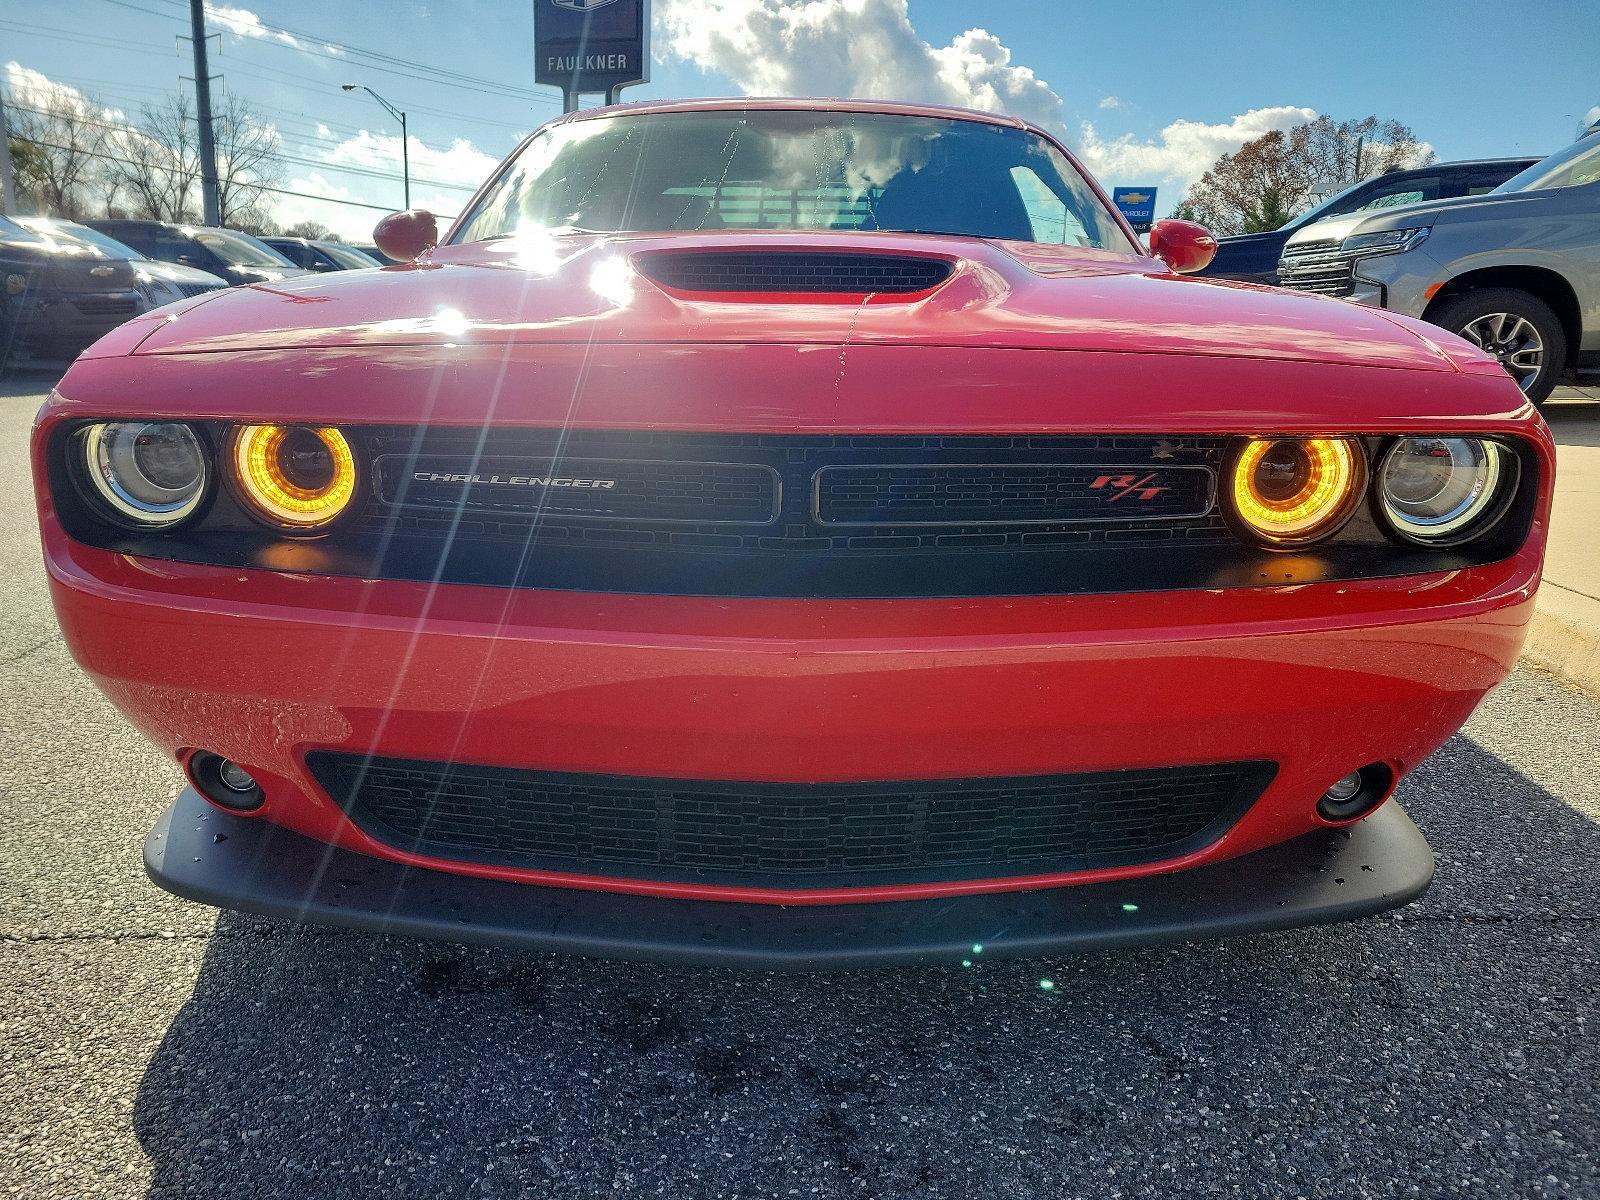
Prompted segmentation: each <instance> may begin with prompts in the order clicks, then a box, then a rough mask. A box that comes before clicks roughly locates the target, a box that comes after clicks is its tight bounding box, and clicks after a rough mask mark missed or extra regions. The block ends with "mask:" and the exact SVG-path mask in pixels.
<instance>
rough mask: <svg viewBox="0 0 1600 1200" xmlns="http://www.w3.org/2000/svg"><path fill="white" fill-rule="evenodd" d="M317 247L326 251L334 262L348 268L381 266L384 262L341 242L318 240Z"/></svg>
mask: <svg viewBox="0 0 1600 1200" xmlns="http://www.w3.org/2000/svg"><path fill="white" fill-rule="evenodd" d="M317 249H319V250H321V251H322V252H323V253H325V254H326V255H327V256H328V257H329V258H331V259H333V261H334V262H336V263H338V264H339V265H340V266H341V267H344V268H345V269H346V270H350V271H354V270H360V269H361V268H363V267H381V266H382V265H383V264H382V263H380V262H379V261H378V260H377V259H375V258H372V257H370V256H369V255H366V254H363V253H361V251H359V250H357V249H356V248H355V247H354V246H345V245H342V244H341V243H339V242H318V243H317Z"/></svg>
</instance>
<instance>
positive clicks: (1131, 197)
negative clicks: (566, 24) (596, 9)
mask: <svg viewBox="0 0 1600 1200" xmlns="http://www.w3.org/2000/svg"><path fill="white" fill-rule="evenodd" d="M556 3H557V4H559V3H561V0H556ZM1149 201H1150V193H1149V192H1123V193H1122V202H1123V203H1124V204H1147V203H1149Z"/></svg>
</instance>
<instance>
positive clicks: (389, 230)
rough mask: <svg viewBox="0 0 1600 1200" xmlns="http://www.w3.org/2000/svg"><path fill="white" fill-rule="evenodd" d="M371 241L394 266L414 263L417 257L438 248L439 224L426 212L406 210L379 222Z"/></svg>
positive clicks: (391, 214) (423, 210) (417, 209)
mask: <svg viewBox="0 0 1600 1200" xmlns="http://www.w3.org/2000/svg"><path fill="white" fill-rule="evenodd" d="M372 240H373V242H374V243H375V244H376V245H377V247H378V249H379V250H382V251H383V252H384V254H386V255H387V256H388V257H390V258H392V259H394V260H395V262H400V263H408V262H416V261H417V256H418V255H420V254H422V253H423V252H424V251H427V250H432V249H433V248H434V247H435V246H437V245H438V244H439V222H438V221H437V220H435V219H434V215H433V214H432V213H431V212H428V211H427V210H425V209H421V208H408V209H406V210H405V212H397V213H390V214H389V215H388V216H387V217H385V218H384V219H383V220H381V221H379V222H378V224H377V227H376V228H375V229H373V231H372Z"/></svg>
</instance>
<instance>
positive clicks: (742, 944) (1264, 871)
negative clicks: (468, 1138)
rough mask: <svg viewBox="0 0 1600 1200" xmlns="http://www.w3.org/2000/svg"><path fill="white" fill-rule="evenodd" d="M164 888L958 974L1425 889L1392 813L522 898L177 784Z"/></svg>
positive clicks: (156, 847)
mask: <svg viewBox="0 0 1600 1200" xmlns="http://www.w3.org/2000/svg"><path fill="white" fill-rule="evenodd" d="M144 861H145V870H146V871H147V872H148V873H149V875H150V878H151V879H153V880H154V881H155V882H156V883H157V884H159V885H160V886H161V887H163V888H165V889H166V890H167V891H169V892H173V893H175V894H177V895H179V896H183V897H185V898H186V899H189V900H196V901H199V902H200V903H202V904H213V905H217V906H219V907H223V908H231V909H239V910H242V911H245V912H252V913H259V914H261V915H264V916H270V917H279V918H284V919H288V920H294V921H306V922H311V923H314V924H319V925H337V926H346V927H349V928H354V929H363V930H367V931H369V932H373V933H391V934H402V935H406V936H411V937H426V938H439V939H442V940H445V941H452V942H468V943H475V944H482V945H494V946H506V947H512V948H516V949H522V950H533V951H560V952H564V953H573V954H593V955H602V956H604V957H607V958H632V959H645V960H650V961H659V962H673V963H685V964H705V965H718V966H736V967H756V968H766V969H784V968H789V969H810V970H815V969H821V968H847V967H861V966H903V965H911V964H918V963H932V964H943V965H947V966H954V965H955V964H957V963H959V962H962V961H963V960H966V961H968V962H977V961H982V960H987V959H991V958H997V957H1022V956H1031V955H1044V954H1054V953H1062V952H1070V951H1084V950H1104V949H1109V948H1112V947H1125V946H1144V945H1152V944H1158V943H1163V942H1175V941H1189V940H1197V939H1204V938H1216V937H1226V936H1233V935H1238V934H1246V933H1263V932H1267V931H1269V930H1275V929H1292V928H1296V927H1300V926H1305V925H1319V924H1326V923H1330V922H1334V921H1347V920H1352V919H1354V918H1357V917H1364V916H1369V915H1371V914H1373V913H1378V912H1383V911H1385V910H1387V909H1391V908H1398V907H1399V906H1401V905H1403V904H1408V903H1410V902H1411V901H1412V900H1415V899H1416V898H1417V897H1418V896H1420V895H1421V894H1422V893H1423V892H1424V891H1425V890H1426V889H1427V887H1428V884H1429V883H1430V882H1431V880H1432V878H1433V853H1432V852H1431V851H1430V850H1429V849H1428V844H1427V842H1426V841H1424V840H1423V837H1422V834H1421V832H1420V831H1419V830H1418V829H1417V827H1416V826H1415V825H1414V824H1413V823H1412V822H1411V819H1410V818H1409V817H1407V816H1406V815H1405V813H1403V812H1402V811H1401V810H1400V808H1399V806H1398V805H1395V804H1389V805H1386V806H1385V807H1383V808H1382V809H1380V810H1378V811H1377V812H1376V813H1374V814H1373V815H1372V816H1370V817H1368V818H1367V819H1366V820H1364V821H1361V822H1359V823H1358V824H1356V825H1353V826H1351V827H1349V828H1347V829H1340V830H1319V831H1317V832H1314V833H1310V834H1306V835H1304V836H1302V837H1299V838H1296V839H1294V840H1292V841H1289V842H1285V843H1283V844H1281V845H1278V846H1274V847H1272V848H1270V849H1267V850H1261V851H1257V852H1256V853H1254V854H1250V855H1247V856H1245V857H1242V858H1236V859H1233V860H1232V861H1230V862H1225V863H1220V864H1218V865H1215V866H1210V867H1203V868H1199V869H1197V870H1192V871H1184V872H1180V873H1178V874H1171V875H1156V876H1148V877H1145V878H1142V879H1131V880H1123V881H1118V882H1111V883H1100V884H1091V885H1087V886H1083V887H1075V888H1057V889H1054V890H1050V891H1035V892H1020V893H1007V894H1001V895H976V896H963V897H957V898H950V899H938V900H920V901H910V902H905V903H899V904H856V905H828V906H820V907H818V906H807V907H779V906H774V905H766V904H728V903H720V902H715V901H705V900H682V899H661V898H654V897H644V896H629V895H619V894H615V893H609V892H585V891H575V890H572V889H567V888H548V887H529V886H527V885H524V884H515V883H506V882H502V881H499V880H493V879H475V878H470V877H467V876H462V875H456V874H450V873H445V872H441V871H430V870H419V869H415V868H411V867H406V866H403V865H401V864H399V863H393V862H383V861H379V860H377V859H373V858H370V857H368V856H366V855H362V854H355V853H351V852H350V851H347V850H339V849H335V848H332V847H329V846H326V845H323V844H321V843H319V842H316V841H313V840H312V839H310V838H306V837H302V836H300V835H298V834H295V833H291V832H290V831H288V830H285V829H280V828H276V827H274V826H272V825H269V824H267V823H265V822H262V821H253V820H249V819H246V818H242V817H236V816H232V815H230V814H227V813H224V812H221V811H219V810H217V809H214V808H212V807H211V806H210V805H208V804H207V803H206V802H205V801H204V800H202V799H201V798H200V796H199V795H198V794H196V793H195V792H194V791H193V790H185V791H184V792H183V793H182V794H180V795H179V797H178V798H177V800H176V801H175V802H174V803H173V804H172V806H171V807H170V808H168V809H167V811H166V812H165V813H164V814H163V815H162V817H161V820H160V821H159V822H157V824H156V827H155V828H154V829H153V830H152V831H151V833H150V836H149V837H148V838H147V839H146V841H145V850H144Z"/></svg>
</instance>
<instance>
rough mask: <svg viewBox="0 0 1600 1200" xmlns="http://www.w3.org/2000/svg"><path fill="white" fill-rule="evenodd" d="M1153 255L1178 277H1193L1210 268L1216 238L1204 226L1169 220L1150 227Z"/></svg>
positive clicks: (1190, 222)
mask: <svg viewBox="0 0 1600 1200" xmlns="http://www.w3.org/2000/svg"><path fill="white" fill-rule="evenodd" d="M1150 253H1151V254H1153V255H1155V256H1156V257H1157V258H1159V259H1160V260H1161V261H1162V262H1164V263H1166V264H1167V266H1169V267H1171V268H1172V269H1173V270H1174V271H1176V272H1177V273H1178V274H1179V275H1192V274H1194V273H1195V272H1196V271H1203V270H1205V269H1206V268H1207V267H1208V266H1210V265H1211V260H1212V259H1213V258H1215V257H1216V256H1217V239H1216V238H1215V237H1214V236H1213V235H1212V233H1211V231H1210V230H1209V229H1207V228H1206V227H1205V226H1204V225H1196V224H1195V223H1194V222H1193V221H1179V220H1175V219H1173V218H1170V217H1169V218H1168V219H1167V220H1165V221H1157V222H1156V223H1155V224H1154V225H1152V226H1151V227H1150Z"/></svg>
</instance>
